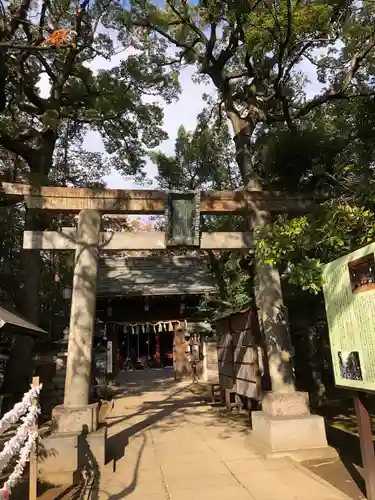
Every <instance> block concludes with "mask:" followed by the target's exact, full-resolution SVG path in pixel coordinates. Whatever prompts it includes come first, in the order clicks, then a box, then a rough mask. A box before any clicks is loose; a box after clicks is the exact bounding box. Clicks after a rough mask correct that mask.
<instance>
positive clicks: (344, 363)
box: [337, 351, 363, 380]
mask: <svg viewBox="0 0 375 500" xmlns="http://www.w3.org/2000/svg"><path fill="white" fill-rule="evenodd" d="M337 355H338V358H339V363H340V374H341V376H342V378H347V379H349V380H363V378H362V370H361V362H360V360H359V352H358V351H352V352H341V351H339V352H338V353H337Z"/></svg>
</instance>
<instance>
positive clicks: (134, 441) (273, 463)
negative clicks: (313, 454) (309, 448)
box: [98, 372, 349, 500]
mask: <svg viewBox="0 0 375 500" xmlns="http://www.w3.org/2000/svg"><path fill="white" fill-rule="evenodd" d="M128 376H129V374H124V380H123V381H122V383H123V384H124V387H126V377H128ZM137 376H138V377H149V378H148V379H147V380H141V382H140V387H141V388H142V390H140V391H139V394H138V395H137V396H135V395H134V394H132V396H130V397H129V396H128V397H126V396H124V397H120V396H119V397H118V398H117V399H116V401H115V404H114V407H113V410H112V412H111V414H110V416H109V419H108V424H109V428H108V436H109V440H110V443H111V452H112V453H113V455H114V456H115V458H114V459H113V460H111V461H110V462H109V463H108V465H107V466H106V467H105V468H104V469H103V470H102V471H101V475H100V486H99V495H98V498H99V500H117V499H120V498H125V499H128V500H129V499H130V500H141V499H142V500H146V499H147V500H192V499H193V500H228V499H231V498H233V499H235V500H349V499H348V497H347V496H346V495H344V494H343V493H341V492H340V491H339V490H337V489H335V488H333V487H332V486H331V485H329V484H328V483H326V482H324V481H323V480H321V479H320V478H318V477H317V476H315V475H314V474H312V473H311V472H309V471H307V470H306V469H304V468H303V467H301V466H300V465H299V464H296V463H295V462H293V461H292V460H290V459H287V458H280V459H265V458H263V457H262V456H261V455H260V454H259V452H257V449H256V447H255V446H253V445H252V441H251V433H250V431H249V429H248V427H247V426H246V427H244V426H243V424H241V425H240V424H238V425H237V424H236V423H233V422H231V421H230V419H225V418H223V416H222V415H221V414H220V411H218V409H215V408H212V407H211V406H210V405H208V404H206V403H202V402H200V401H199V400H198V399H197V398H196V397H192V394H191V392H190V391H189V390H188V389H187V387H188V385H189V384H187V383H180V384H173V383H171V381H168V377H165V374H164V375H163V374H160V372H158V380H159V381H158V380H156V381H153V380H152V372H151V373H150V372H148V373H147V374H146V375H145V374H144V373H139V372H138V373H135V374H134V373H132V374H131V378H132V384H133V385H132V387H133V391H134V390H135V389H134V387H136V384H135V382H134V381H135V380H136V377H137ZM158 384H159V385H158ZM147 388H148V389H149V390H147ZM124 449H125V454H123V453H122V450H124Z"/></svg>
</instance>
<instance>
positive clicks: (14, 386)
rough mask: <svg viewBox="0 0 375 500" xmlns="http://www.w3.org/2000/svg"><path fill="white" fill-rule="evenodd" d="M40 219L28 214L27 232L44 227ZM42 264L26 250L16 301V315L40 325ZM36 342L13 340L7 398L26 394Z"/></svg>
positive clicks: (35, 253) (35, 252) (5, 383)
mask: <svg viewBox="0 0 375 500" xmlns="http://www.w3.org/2000/svg"><path fill="white" fill-rule="evenodd" d="M42 224H43V223H42V221H41V218H40V216H38V215H37V214H35V213H32V212H30V211H27V212H26V219H25V229H26V230H27V229H31V228H32V229H35V228H39V227H41V225H42ZM41 272H42V261H41V258H40V251H39V250H27V251H23V252H22V256H21V283H20V288H19V292H18V294H17V298H16V307H17V311H18V312H19V313H20V314H21V315H23V316H24V317H25V318H26V319H28V320H29V321H31V322H32V323H34V324H35V325H38V324H39V312H40V300H39V297H40V289H39V286H40V275H41ZM34 344H35V340H34V338H33V337H31V336H28V335H18V336H17V337H15V338H14V340H13V343H12V347H11V350H10V356H9V360H8V362H7V366H6V370H5V375H4V381H3V385H2V388H1V391H2V392H3V393H5V394H14V396H15V398H16V399H17V395H19V394H22V393H23V392H24V391H25V390H27V388H28V386H29V384H30V382H31V377H32V373H33V368H34V366H33V362H32V355H33V348H34Z"/></svg>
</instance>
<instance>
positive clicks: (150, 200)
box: [0, 182, 324, 214]
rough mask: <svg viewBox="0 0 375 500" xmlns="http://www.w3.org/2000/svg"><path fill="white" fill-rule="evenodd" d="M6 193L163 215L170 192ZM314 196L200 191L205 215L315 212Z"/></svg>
mask: <svg viewBox="0 0 375 500" xmlns="http://www.w3.org/2000/svg"><path fill="white" fill-rule="evenodd" d="M1 191H2V192H3V194H5V196H6V197H7V198H8V199H10V200H14V201H15V202H16V201H24V202H25V203H26V206H27V208H30V209H38V210H53V211H56V212H68V213H77V212H80V211H81V210H84V209H93V210H98V211H99V212H102V213H108V214H110V213H117V214H120V213H123V214H163V213H164V211H165V201H166V199H167V193H166V192H163V191H151V190H127V189H87V188H69V187H50V186H41V187H36V186H30V185H28V184H12V183H8V182H3V183H2V190H0V194H1ZM320 201H324V200H323V199H322V200H316V199H313V198H312V197H311V196H303V195H289V194H286V193H281V192H275V191H272V192H270V191H206V192H202V193H201V202H200V204H201V206H200V212H201V213H203V214H223V213H225V214H241V213H249V212H250V211H251V209H252V207H255V206H256V207H257V208H258V209H263V210H265V211H267V212H271V213H283V212H288V213H292V214H300V213H306V212H311V211H314V210H316V209H317V208H318V206H319V202H320Z"/></svg>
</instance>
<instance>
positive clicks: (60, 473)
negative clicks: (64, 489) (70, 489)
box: [38, 426, 107, 486]
mask: <svg viewBox="0 0 375 500" xmlns="http://www.w3.org/2000/svg"><path fill="white" fill-rule="evenodd" d="M106 441H107V428H106V427H105V426H104V427H102V428H100V429H98V430H97V431H96V432H93V433H91V434H87V435H85V434H83V433H74V432H72V433H69V432H65V433H52V434H51V435H50V436H46V437H44V438H43V439H42V441H41V447H40V457H39V458H38V476H39V477H40V479H41V480H42V481H45V482H48V483H50V484H54V485H56V486H60V485H70V484H78V483H79V482H80V481H82V471H87V472H88V474H90V475H92V476H93V477H94V476H96V477H100V470H101V469H102V468H103V467H104V466H105V463H106V457H105V448H106Z"/></svg>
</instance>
